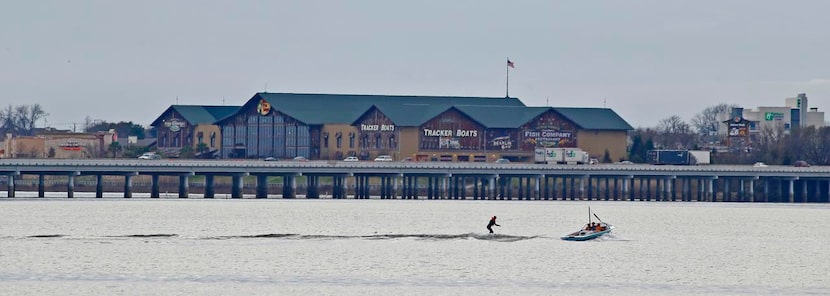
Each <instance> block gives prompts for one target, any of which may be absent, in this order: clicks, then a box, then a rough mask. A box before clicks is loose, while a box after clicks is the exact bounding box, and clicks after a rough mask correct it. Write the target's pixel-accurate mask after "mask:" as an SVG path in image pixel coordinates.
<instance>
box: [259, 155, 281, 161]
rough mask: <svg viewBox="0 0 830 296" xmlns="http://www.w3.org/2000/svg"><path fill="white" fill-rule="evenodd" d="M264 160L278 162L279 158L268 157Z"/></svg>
mask: <svg viewBox="0 0 830 296" xmlns="http://www.w3.org/2000/svg"><path fill="white" fill-rule="evenodd" d="M262 160H264V161H277V158H276V157H273V156H268V157H266V158H263V159H262Z"/></svg>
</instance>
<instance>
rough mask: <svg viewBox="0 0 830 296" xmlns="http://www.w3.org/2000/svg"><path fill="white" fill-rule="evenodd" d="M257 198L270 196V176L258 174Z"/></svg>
mask: <svg viewBox="0 0 830 296" xmlns="http://www.w3.org/2000/svg"><path fill="white" fill-rule="evenodd" d="M256 198H268V176H266V175H257V176H256Z"/></svg>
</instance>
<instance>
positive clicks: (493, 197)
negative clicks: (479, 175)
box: [487, 176, 498, 199]
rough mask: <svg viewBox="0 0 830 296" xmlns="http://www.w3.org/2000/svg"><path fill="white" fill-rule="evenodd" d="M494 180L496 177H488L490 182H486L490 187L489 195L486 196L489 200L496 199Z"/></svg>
mask: <svg viewBox="0 0 830 296" xmlns="http://www.w3.org/2000/svg"><path fill="white" fill-rule="evenodd" d="M496 178H497V176H492V177H490V182H488V183H489V184H487V185H488V186H489V187H490V190H488V191H489V192H488V193H489V194H488V196H487V197H488V198H489V199H496V197H497V196H496V195H498V194H497V192H496Z"/></svg>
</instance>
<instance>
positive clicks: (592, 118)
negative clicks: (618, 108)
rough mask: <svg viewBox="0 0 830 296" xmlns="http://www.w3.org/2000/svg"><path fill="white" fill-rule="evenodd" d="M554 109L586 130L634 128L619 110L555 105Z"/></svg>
mask: <svg viewBox="0 0 830 296" xmlns="http://www.w3.org/2000/svg"><path fill="white" fill-rule="evenodd" d="M553 110H555V111H556V112H559V114H562V116H564V117H565V118H567V119H569V120H570V121H573V123H575V124H576V125H577V126H579V127H580V128H582V129H586V130H626V131H627V130H633V129H634V128H633V127H631V125H629V124H628V122H625V120H624V119H622V117H620V115H618V114H617V112H614V110H611V109H608V108H573V107H554V108H553Z"/></svg>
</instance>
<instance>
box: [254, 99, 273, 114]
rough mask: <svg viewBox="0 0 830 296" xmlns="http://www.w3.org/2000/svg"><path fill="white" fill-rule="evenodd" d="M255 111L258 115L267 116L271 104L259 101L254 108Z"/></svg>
mask: <svg viewBox="0 0 830 296" xmlns="http://www.w3.org/2000/svg"><path fill="white" fill-rule="evenodd" d="M256 111H257V112H258V113H259V114H260V115H268V113H269V112H271V103H268V101H266V100H265V99H262V100H259V104H258V105H257V106H256Z"/></svg>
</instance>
